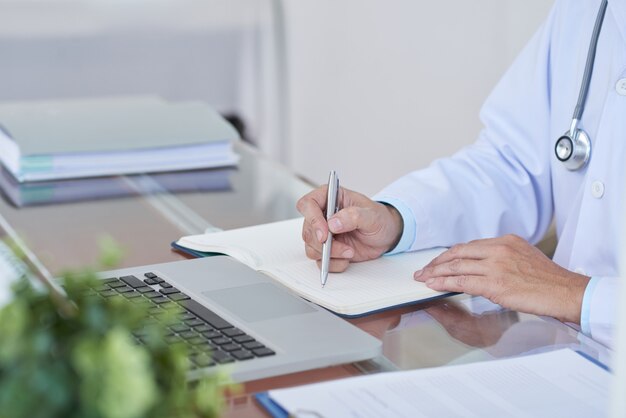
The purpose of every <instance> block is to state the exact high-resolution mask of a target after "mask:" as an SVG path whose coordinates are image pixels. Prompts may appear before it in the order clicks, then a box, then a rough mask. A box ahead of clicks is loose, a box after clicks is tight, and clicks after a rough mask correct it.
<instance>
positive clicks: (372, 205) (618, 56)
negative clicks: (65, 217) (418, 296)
mask: <svg viewBox="0 0 626 418" xmlns="http://www.w3.org/2000/svg"><path fill="white" fill-rule="evenodd" d="M603 8H604V9H603ZM598 24H600V26H598ZM594 35H596V36H595V37H596V39H594ZM590 40H591V41H590ZM596 41H597V42H596ZM594 43H597V50H596V51H595V52H594V51H593V48H592V47H593V46H594ZM589 56H591V63H589V62H588V61H589V60H588V57H589ZM594 57H595V62H593V58H594ZM586 70H587V71H586ZM586 72H587V73H589V75H590V77H587V78H585V77H584V74H585V73H586ZM585 80H587V81H585ZM581 93H582V94H581ZM581 96H582V99H581ZM575 108H576V112H575ZM481 120H482V122H483V124H484V129H483V130H482V132H481V134H480V136H479V138H478V140H477V141H476V143H474V144H473V145H471V146H469V147H467V148H464V149H462V150H461V151H460V152H458V153H457V154H455V155H453V156H452V157H450V158H446V159H442V160H438V161H435V162H434V163H433V164H432V165H431V166H430V167H428V168H426V169H424V170H419V171H415V172H412V173H410V174H408V175H406V176H404V177H402V178H400V179H398V180H397V181H395V182H394V183H392V184H391V185H389V186H388V187H386V188H385V189H383V190H382V191H381V192H380V193H378V194H377V195H376V196H374V197H373V198H372V199H370V198H368V197H366V196H364V195H361V194H359V193H356V192H353V191H350V190H347V189H343V188H342V189H341V190H340V194H339V205H340V208H341V210H340V211H338V212H337V213H336V214H335V215H334V216H333V217H332V218H331V219H330V220H329V221H328V222H326V219H325V217H324V214H323V211H324V209H325V205H326V187H325V186H323V187H320V188H318V189H316V190H314V191H313V192H311V193H309V194H307V195H305V196H304V197H302V198H301V199H300V201H299V202H298V210H299V211H300V212H301V213H302V214H303V215H304V216H305V222H304V226H303V231H302V236H303V239H304V241H305V248H306V253H307V255H308V256H309V257H310V258H312V259H316V260H319V259H320V257H321V248H322V243H323V242H324V241H325V240H326V237H327V234H328V230H329V229H330V231H332V232H333V233H334V234H337V235H336V236H335V241H334V243H333V246H332V253H331V257H332V259H331V264H330V270H331V271H334V272H339V271H343V270H345V269H346V268H348V266H349V263H351V262H358V261H364V260H368V259H372V258H376V257H379V256H381V255H383V254H385V253H389V252H391V253H395V252H400V251H412V250H419V249H422V248H429V247H436V246H446V247H451V248H450V249H449V250H448V251H446V252H444V253H443V254H442V255H441V256H439V257H437V258H436V259H435V260H433V261H432V262H431V263H430V264H429V265H428V266H426V267H425V268H424V269H422V270H420V271H416V272H415V274H414V279H415V280H417V281H421V282H424V283H425V284H426V285H427V286H429V287H430V288H432V289H435V290H441V291H453V292H465V293H468V294H472V295H482V296H485V297H487V298H488V299H490V300H491V301H493V302H496V303H498V304H500V305H502V306H505V307H509V308H512V309H515V310H518V311H521V312H529V313H534V314H539V315H549V316H552V317H555V318H558V319H560V320H562V321H565V322H571V323H575V324H580V326H581V329H582V331H583V332H584V333H585V334H587V335H589V336H591V337H592V338H594V339H597V340H599V341H600V342H603V343H605V344H607V345H610V342H611V330H612V327H613V321H614V318H615V315H616V306H617V300H615V299H614V295H615V294H616V288H617V285H618V282H619V280H620V273H622V272H620V271H619V263H618V261H619V260H618V258H619V257H618V255H619V249H620V246H621V245H623V244H626V243H624V242H622V241H623V240H622V237H621V236H620V232H621V231H622V230H623V228H622V225H623V223H622V222H623V221H624V220H625V219H626V210H625V209H626V207H625V205H624V202H625V200H624V199H625V197H626V182H625V181H624V180H626V178H625V175H626V170H625V167H626V2H625V1H623V0H610V1H609V2H608V7H607V6H606V1H604V2H601V1H600V0H595V1H592V0H586V1H580V0H557V1H556V3H555V5H554V7H553V8H552V10H551V12H550V15H549V16H548V18H547V20H546V22H545V23H544V24H543V25H542V27H541V28H540V30H539V31H538V33H537V34H535V36H534V37H533V38H532V40H531V41H530V43H529V44H528V45H527V46H526V47H525V49H524V50H523V51H522V53H521V54H520V55H519V57H518V58H517V59H516V61H515V62H514V64H513V65H512V67H511V68H510V69H509V70H508V72H507V73H506V74H505V75H504V77H503V78H502V80H501V81H500V82H499V84H498V85H497V86H496V88H495V89H494V91H493V92H492V93H491V95H490V97H489V98H488V99H487V101H486V103H485V104H484V106H483V108H482V110H481ZM564 133H565V134H564ZM564 136H565V137H567V138H562V137H564ZM568 138H569V140H568ZM587 138H588V141H587V142H586V141H585V140H586V139H587ZM553 219H554V220H555V222H556V230H557V235H558V246H557V248H556V253H555V255H554V258H553V259H552V260H551V259H549V258H547V257H546V256H545V255H543V254H542V253H541V252H540V251H539V250H537V249H536V248H535V247H534V246H533V245H531V244H534V243H536V242H537V241H538V240H540V239H541V238H542V237H543V235H544V234H545V232H546V230H547V229H548V227H549V225H550V223H551V221H552V220H553Z"/></svg>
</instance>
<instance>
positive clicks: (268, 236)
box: [177, 218, 306, 270]
mask: <svg viewBox="0 0 626 418" xmlns="http://www.w3.org/2000/svg"><path fill="white" fill-rule="evenodd" d="M302 222H303V218H296V219H290V220H287V221H281V222H272V223H269V224H262V225H256V226H251V227H247V228H239V229H231V230H229V231H220V232H213V233H210V234H201V235H189V236H186V237H182V238H181V239H179V240H178V241H177V244H178V245H181V246H183V247H186V248H191V249H192V250H196V251H202V252H216V253H222V254H227V255H229V256H231V257H233V258H235V259H237V260H239V261H240V262H242V263H244V264H246V265H247V266H249V267H252V268H253V269H256V270H258V269H259V268H261V266H272V265H278V264H284V263H294V262H297V261H303V260H306V255H305V253H304V242H303V241H302Z"/></svg>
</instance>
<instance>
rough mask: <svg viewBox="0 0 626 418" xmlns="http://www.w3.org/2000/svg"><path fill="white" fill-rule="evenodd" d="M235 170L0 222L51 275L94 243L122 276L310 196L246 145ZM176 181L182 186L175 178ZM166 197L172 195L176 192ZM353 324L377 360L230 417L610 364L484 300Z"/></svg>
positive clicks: (550, 324) (87, 260) (285, 213)
mask: <svg viewBox="0 0 626 418" xmlns="http://www.w3.org/2000/svg"><path fill="white" fill-rule="evenodd" d="M236 148H237V152H239V153H240V154H241V156H242V159H241V163H240V165H239V167H238V168H237V169H231V170H227V171H226V172H225V173H223V174H220V176H221V178H222V180H224V179H225V180H224V181H225V183H224V182H222V183H220V184H221V186H220V187H219V190H213V191H211V190H191V191H186V192H172V191H171V190H170V191H168V190H166V189H163V188H161V192H159V193H154V187H151V186H147V185H149V184H151V183H150V182H151V181H152V179H153V176H142V177H140V178H137V177H131V178H121V179H123V180H124V181H126V182H128V184H129V188H130V189H129V190H130V191H129V193H128V195H127V196H124V197H116V198H110V199H101V200H90V201H77V202H71V203H60V204H52V205H40V206H33V207H24V208H19V209H18V208H16V207H14V206H12V205H11V204H10V203H8V201H7V199H6V198H4V196H3V198H2V199H0V214H2V216H4V217H5V218H6V219H7V220H8V221H9V223H11V225H12V226H13V227H14V228H15V229H16V230H17V231H18V233H19V234H20V235H21V236H22V238H24V240H25V241H26V242H27V245H28V246H29V247H30V249H31V250H32V251H33V252H34V253H35V254H36V255H37V257H38V258H39V259H40V261H41V262H42V263H43V264H44V266H46V268H48V269H49V270H50V271H51V272H52V273H53V274H59V272H60V271H61V270H62V269H64V268H72V267H80V266H84V265H93V264H94V263H95V262H96V260H97V257H98V252H99V250H98V238H99V237H103V236H110V237H112V238H113V239H114V240H116V241H117V242H119V243H121V244H122V245H123V248H124V251H125V254H126V257H125V259H124V260H123V262H122V266H121V267H127V266H134V265H141V264H150V263H158V262H166V261H174V260H180V259H183V258H184V257H185V256H184V255H182V254H180V253H178V252H175V251H173V250H171V249H170V246H169V243H170V242H172V241H174V240H176V239H178V238H179V237H180V236H182V235H190V234H199V233H202V232H203V231H205V230H206V229H207V228H221V229H231V228H237V227H242V226H248V225H254V224H258V223H265V222H272V221H277V220H283V219H289V218H294V217H297V216H299V214H298V213H297V211H296V209H295V203H296V201H297V199H298V198H299V197H300V196H302V195H303V194H304V193H306V192H307V191H309V190H310V189H311V186H310V185H309V184H307V183H306V182H304V181H302V180H300V179H298V178H297V177H295V176H294V175H293V174H292V173H290V172H289V171H288V170H286V169H285V168H284V167H281V166H280V165H277V164H275V163H273V162H272V161H269V160H268V159H266V158H264V157H262V156H260V155H259V154H258V153H256V152H255V151H254V150H253V149H251V148H249V147H248V146H246V145H244V144H238V145H237V147H236ZM181 178H183V177H182V176H181ZM172 189H176V187H173V188H172ZM350 322H352V323H353V324H355V325H357V326H358V327H360V328H362V329H364V330H366V331H367V332H369V333H370V334H372V335H374V336H376V337H378V338H380V339H382V341H383V354H384V355H383V356H382V357H380V358H377V359H373V360H371V361H366V362H361V363H356V364H346V365H341V366H336V367H329V368H324V369H318V370H312V371H308V372H302V373H296V374H292V375H287V376H279V377H274V378H269V379H263V380H258V381H254V382H248V383H246V384H245V385H244V391H243V393H242V394H241V395H238V396H236V397H233V398H230V399H229V400H228V409H227V411H228V414H227V415H229V416H233V417H238V416H241V417H250V416H255V415H258V416H263V413H262V412H261V410H260V409H259V407H258V406H257V405H256V404H255V403H254V401H253V399H252V396H251V395H252V394H253V393H255V392H258V391H263V390H268V389H272V388H278V387H287V386H293V385H298V384H304V383H313V382H319V381H324V380H330V379H337V378H341V377H348V376H355V375H359V374H365V373H375V372H380V371H393V370H399V369H415V368H422V367H433V366H440V365H444V364H455V363H467V362H472V361H480V360H489V359H495V358H503V357H509V356H515V355H520V354H526V353H533V352H540V351H545V350H550V349H554V348H561V347H572V348H574V349H577V350H581V351H584V352H585V353H587V354H589V355H591V356H592V357H594V358H596V359H599V360H601V361H603V362H608V361H609V359H608V354H609V353H608V351H607V350H606V349H605V348H604V347H603V346H602V345H600V344H597V343H595V342H594V341H592V340H590V339H588V338H586V337H585V336H584V335H582V334H580V333H578V332H576V330H575V329H573V328H571V327H568V326H566V325H564V324H562V323H560V322H558V321H556V320H552V319H550V318H540V317H537V316H535V315H528V314H521V313H517V312H512V311H509V310H505V309H501V308H500V307H499V306H497V305H494V304H492V303H490V302H489V301H487V300H485V299H483V298H473V297H469V296H465V295H458V296H454V297H451V298H447V299H442V300H438V301H434V302H429V303H425V304H421V305H415V306H412V307H405V308H401V309H397V310H392V311H388V312H384V313H380V314H376V315H372V316H368V317H364V318H359V319H355V320H350Z"/></svg>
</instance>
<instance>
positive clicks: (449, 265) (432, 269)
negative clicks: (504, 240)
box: [413, 258, 490, 282]
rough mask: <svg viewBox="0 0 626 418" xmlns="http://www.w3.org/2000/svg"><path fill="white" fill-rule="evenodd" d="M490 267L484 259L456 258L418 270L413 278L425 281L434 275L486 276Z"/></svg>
mask: <svg viewBox="0 0 626 418" xmlns="http://www.w3.org/2000/svg"><path fill="white" fill-rule="evenodd" d="M489 271H490V267H489V265H488V263H487V262H485V261H484V260H473V259H466V258H455V259H453V260H451V261H447V262H444V263H440V264H434V265H429V266H426V267H424V268H423V269H422V270H418V271H416V272H415V274H414V275H413V278H414V279H415V280H417V281H420V282H425V281H426V280H428V279H430V278H432V277H443V276H462V275H472V276H485V275H487V274H489Z"/></svg>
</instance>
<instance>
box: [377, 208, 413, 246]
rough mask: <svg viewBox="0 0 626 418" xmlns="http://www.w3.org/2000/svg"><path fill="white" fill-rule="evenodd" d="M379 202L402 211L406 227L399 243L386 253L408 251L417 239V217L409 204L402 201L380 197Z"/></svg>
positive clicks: (401, 214)
mask: <svg viewBox="0 0 626 418" xmlns="http://www.w3.org/2000/svg"><path fill="white" fill-rule="evenodd" d="M378 202H380V203H385V204H387V205H390V206H393V207H394V208H396V209H397V210H398V212H400V216H401V217H402V222H403V223H404V229H403V230H402V236H401V237H400V241H399V242H398V244H397V245H396V246H395V247H394V248H393V249H392V250H391V251H389V252H387V253H386V254H385V255H392V254H397V253H401V252H404V251H407V250H408V249H409V248H411V245H413V242H414V241H415V229H416V226H415V217H414V216H413V212H412V211H411V209H409V207H408V206H407V205H405V204H404V203H403V202H402V201H400V200H398V199H393V198H383V199H378Z"/></svg>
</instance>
